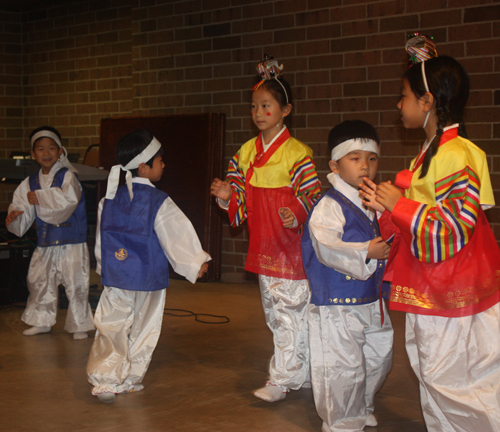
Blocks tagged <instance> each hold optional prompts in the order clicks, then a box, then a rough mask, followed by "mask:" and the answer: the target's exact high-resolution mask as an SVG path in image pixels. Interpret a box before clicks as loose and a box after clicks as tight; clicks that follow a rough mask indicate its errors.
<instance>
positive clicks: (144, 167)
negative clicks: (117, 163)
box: [137, 163, 149, 177]
mask: <svg viewBox="0 0 500 432" xmlns="http://www.w3.org/2000/svg"><path fill="white" fill-rule="evenodd" d="M148 169H149V165H148V164H145V163H141V164H139V167H138V168H137V171H138V173H139V175H140V176H141V177H144V176H145V175H146V174H147V173H148Z"/></svg>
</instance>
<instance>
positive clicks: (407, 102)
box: [397, 78, 427, 129]
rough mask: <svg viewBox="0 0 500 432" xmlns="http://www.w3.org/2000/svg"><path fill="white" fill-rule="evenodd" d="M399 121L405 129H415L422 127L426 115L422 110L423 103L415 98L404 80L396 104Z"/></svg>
mask: <svg viewBox="0 0 500 432" xmlns="http://www.w3.org/2000/svg"><path fill="white" fill-rule="evenodd" d="M397 106H398V109H399V112H400V114H401V121H402V122H403V125H404V127H405V128H407V129H417V128H421V127H423V125H424V122H425V117H426V115H427V113H426V112H425V111H424V110H423V106H424V101H423V100H422V99H419V98H417V96H416V95H415V93H413V91H412V90H411V87H410V83H409V82H408V80H407V79H406V78H405V79H404V80H403V83H402V87H401V99H400V100H399V102H398V105H397Z"/></svg>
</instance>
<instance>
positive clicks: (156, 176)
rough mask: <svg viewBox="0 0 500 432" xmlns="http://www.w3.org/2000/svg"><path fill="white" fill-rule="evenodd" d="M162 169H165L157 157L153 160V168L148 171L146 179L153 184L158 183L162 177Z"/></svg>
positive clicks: (160, 159)
mask: <svg viewBox="0 0 500 432" xmlns="http://www.w3.org/2000/svg"><path fill="white" fill-rule="evenodd" d="M148 168H149V167H148ZM163 168H165V164H164V163H163V158H162V156H161V155H158V156H156V157H155V158H154V160H153V167H152V168H150V169H149V171H148V172H149V174H148V179H149V180H151V181H152V182H153V183H154V182H157V181H159V180H160V179H161V177H162V175H163Z"/></svg>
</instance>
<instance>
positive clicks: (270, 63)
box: [252, 54, 288, 103]
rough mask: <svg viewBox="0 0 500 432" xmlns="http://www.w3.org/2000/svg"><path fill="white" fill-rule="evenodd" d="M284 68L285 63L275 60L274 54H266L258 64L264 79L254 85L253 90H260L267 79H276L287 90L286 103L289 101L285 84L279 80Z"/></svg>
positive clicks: (258, 69)
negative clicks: (281, 63)
mask: <svg viewBox="0 0 500 432" xmlns="http://www.w3.org/2000/svg"><path fill="white" fill-rule="evenodd" d="M282 70H283V65H279V64H278V61H277V60H275V59H274V57H273V56H272V55H269V54H264V60H262V61H261V62H260V63H259V64H258V65H257V72H258V73H259V75H260V77H261V78H262V79H261V80H260V81H259V82H258V83H257V84H255V85H254V86H253V88H252V91H255V90H258V89H259V88H260V86H262V84H264V82H265V81H266V80H271V79H274V80H276V81H277V82H278V83H279V85H280V86H281V87H282V88H283V91H284V92H285V96H286V103H288V94H287V92H286V89H285V86H284V85H283V83H282V82H281V81H280V80H279V78H281V76H282V72H281V71H282Z"/></svg>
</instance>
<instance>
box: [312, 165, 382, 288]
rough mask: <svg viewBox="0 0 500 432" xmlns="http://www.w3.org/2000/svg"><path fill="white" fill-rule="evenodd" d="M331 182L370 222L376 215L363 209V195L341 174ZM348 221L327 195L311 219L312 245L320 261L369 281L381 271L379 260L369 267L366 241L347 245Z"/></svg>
mask: <svg viewBox="0 0 500 432" xmlns="http://www.w3.org/2000/svg"><path fill="white" fill-rule="evenodd" d="M327 178H328V181H329V182H330V183H331V184H332V186H333V187H334V188H335V189H337V190H338V191H339V192H340V193H341V194H343V195H344V196H345V197H346V198H348V199H349V200H351V201H352V202H353V203H354V204H355V205H356V206H357V207H358V208H359V209H360V210H361V211H363V213H365V214H366V215H367V216H368V218H369V219H370V220H373V218H374V217H375V213H374V212H373V211H372V210H369V209H367V208H366V207H364V206H363V201H362V199H361V197H360V196H359V192H358V191H357V190H356V189H354V188H353V187H352V186H350V185H348V184H347V183H346V182H345V181H344V180H342V179H341V178H340V176H339V175H338V174H334V173H330V174H328V176H327ZM345 224H346V219H345V217H344V213H343V212H342V208H341V207H340V204H339V203H337V201H335V200H333V199H331V198H330V197H328V196H325V197H324V198H323V199H321V201H320V202H319V203H318V204H317V205H316V207H315V208H314V211H313V213H312V215H311V218H310V220H309V232H310V234H311V242H312V245H313V248H314V251H315V252H316V256H317V257H318V260H319V262H321V263H322V264H324V265H326V266H327V267H330V268H333V269H335V270H337V271H338V272H340V273H342V274H345V275H349V276H351V277H354V278H356V279H359V280H366V279H368V278H369V277H370V276H371V275H372V274H373V272H374V271H375V270H376V268H377V260H374V259H372V260H370V261H369V262H368V264H366V256H367V255H368V245H369V243H370V241H366V242H344V241H342V236H343V234H344V226H345Z"/></svg>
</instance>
